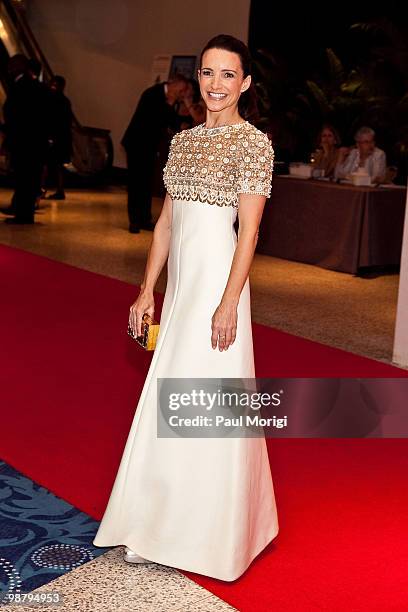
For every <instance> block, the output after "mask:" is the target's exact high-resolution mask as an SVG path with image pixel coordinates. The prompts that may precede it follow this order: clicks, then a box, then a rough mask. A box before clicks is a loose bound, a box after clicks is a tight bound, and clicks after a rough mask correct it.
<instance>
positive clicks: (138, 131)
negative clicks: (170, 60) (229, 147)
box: [121, 75, 188, 234]
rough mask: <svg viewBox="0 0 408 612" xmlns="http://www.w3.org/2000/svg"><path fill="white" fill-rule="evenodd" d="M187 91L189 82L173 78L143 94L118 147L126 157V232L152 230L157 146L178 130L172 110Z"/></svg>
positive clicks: (177, 119)
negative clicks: (127, 229)
mask: <svg viewBox="0 0 408 612" xmlns="http://www.w3.org/2000/svg"><path fill="white" fill-rule="evenodd" d="M187 90H188V81H187V79H186V78H185V77H184V76H182V75H176V76H174V77H173V79H171V80H169V81H168V82H167V83H159V84H157V85H153V87H149V89H146V91H144V92H143V94H142V96H141V98H140V101H139V103H138V105H137V108H136V111H135V113H134V115H133V117H132V119H131V121H130V123H129V126H128V128H127V130H126V132H125V134H124V136H123V139H122V141H121V144H122V145H123V147H124V149H125V151H126V155H127V167H128V215H129V231H130V232H131V233H134V234H136V233H139V232H140V229H147V230H151V229H153V227H154V226H153V223H152V213H151V202H152V190H153V178H154V169H155V162H156V156H157V151H158V149H159V143H160V141H161V140H162V139H163V138H166V137H167V133H168V130H169V129H170V130H171V131H172V132H173V133H174V132H176V131H177V130H178V123H179V118H178V115H177V112H176V109H175V105H176V103H177V102H178V101H180V100H182V99H183V97H184V96H185V94H186V92H187Z"/></svg>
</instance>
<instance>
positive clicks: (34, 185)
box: [12, 153, 44, 221]
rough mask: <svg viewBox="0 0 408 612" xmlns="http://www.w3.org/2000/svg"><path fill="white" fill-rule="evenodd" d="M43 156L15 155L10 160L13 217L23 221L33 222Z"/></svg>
mask: <svg viewBox="0 0 408 612" xmlns="http://www.w3.org/2000/svg"><path fill="white" fill-rule="evenodd" d="M43 163H44V159H43V156H41V155H39V154H38V153H37V155H35V154H31V155H16V156H13V158H12V164H13V171H14V182H15V188H14V195H13V208H14V210H15V216H16V218H18V219H21V220H24V221H33V220H34V210H35V202H36V200H37V197H38V195H39V193H40V189H41V175H42V169H43Z"/></svg>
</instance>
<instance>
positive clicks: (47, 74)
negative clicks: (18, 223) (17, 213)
mask: <svg viewBox="0 0 408 612" xmlns="http://www.w3.org/2000/svg"><path fill="white" fill-rule="evenodd" d="M3 22H4V23H3ZM0 24H1V26H2V27H3V28H4V32H3V34H4V35H6V36H7V37H8V38H7V40H6V43H7V44H8V47H9V49H7V44H4V47H5V50H6V51H7V52H8V54H9V55H12V54H13V49H14V53H16V52H18V53H23V54H24V55H26V56H27V57H29V58H35V59H36V60H37V61H39V62H40V64H41V66H42V69H43V75H44V78H45V81H49V80H50V79H51V78H52V77H53V75H54V73H53V71H52V68H51V66H50V65H49V63H48V61H47V58H46V57H45V55H44V53H43V52H42V50H41V47H40V46H39V44H38V42H37V40H36V38H35V36H34V34H33V32H32V30H31V28H30V26H29V25H28V23H27V20H26V17H25V14H24V5H23V3H22V2H16V1H13V0H0ZM0 35H1V32H0ZM12 48H13V49H12ZM0 78H1V81H2V85H3V89H4V90H5V92H7V87H8V83H7V79H6V78H4V75H0ZM72 140H73V143H72V145H73V146H72V148H73V155H72V159H71V162H72V163H71V164H70V169H71V171H73V172H77V173H78V174H80V175H84V176H86V175H97V174H101V173H105V172H106V171H107V170H109V169H110V168H111V166H112V160H113V145H112V139H111V137H110V130H107V129H103V128H95V127H88V126H83V125H81V123H80V122H79V121H78V119H77V118H76V117H75V115H73V121H72ZM5 172H7V159H0V173H5Z"/></svg>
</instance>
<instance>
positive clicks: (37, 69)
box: [28, 57, 42, 82]
mask: <svg viewBox="0 0 408 612" xmlns="http://www.w3.org/2000/svg"><path fill="white" fill-rule="evenodd" d="M41 73H42V65H41V62H39V61H38V60H37V59H36V58H35V57H30V59H29V60H28V74H29V75H30V77H31V78H32V79H33V80H34V81H39V82H41V81H42V78H41Z"/></svg>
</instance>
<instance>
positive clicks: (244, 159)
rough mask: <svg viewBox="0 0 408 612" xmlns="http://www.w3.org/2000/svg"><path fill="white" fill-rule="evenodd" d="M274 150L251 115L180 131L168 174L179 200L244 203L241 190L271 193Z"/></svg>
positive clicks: (167, 181) (171, 189) (172, 148)
mask: <svg viewBox="0 0 408 612" xmlns="http://www.w3.org/2000/svg"><path fill="white" fill-rule="evenodd" d="M273 159H274V152H273V148H272V145H271V142H270V140H269V139H268V137H267V136H266V134H264V133H263V132H261V131H260V130H258V129H257V128H256V127H254V126H253V125H252V124H251V123H248V122H247V121H245V122H241V123H236V124H234V125H227V126H219V127H215V128H206V127H204V124H202V125H198V126H196V127H194V128H191V129H189V130H183V131H182V132H179V133H178V134H176V135H175V136H174V137H173V139H172V141H171V145H170V152H169V158H168V161H167V164H166V167H165V168H164V172H163V179H164V184H165V186H166V189H167V192H168V193H169V195H170V197H171V198H172V199H173V200H199V201H200V202H206V203H208V204H217V205H218V206H234V207H236V208H238V200H239V194H240V193H249V194H254V195H255V194H259V195H264V196H266V197H269V196H270V192H271V180H272V170H273Z"/></svg>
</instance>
